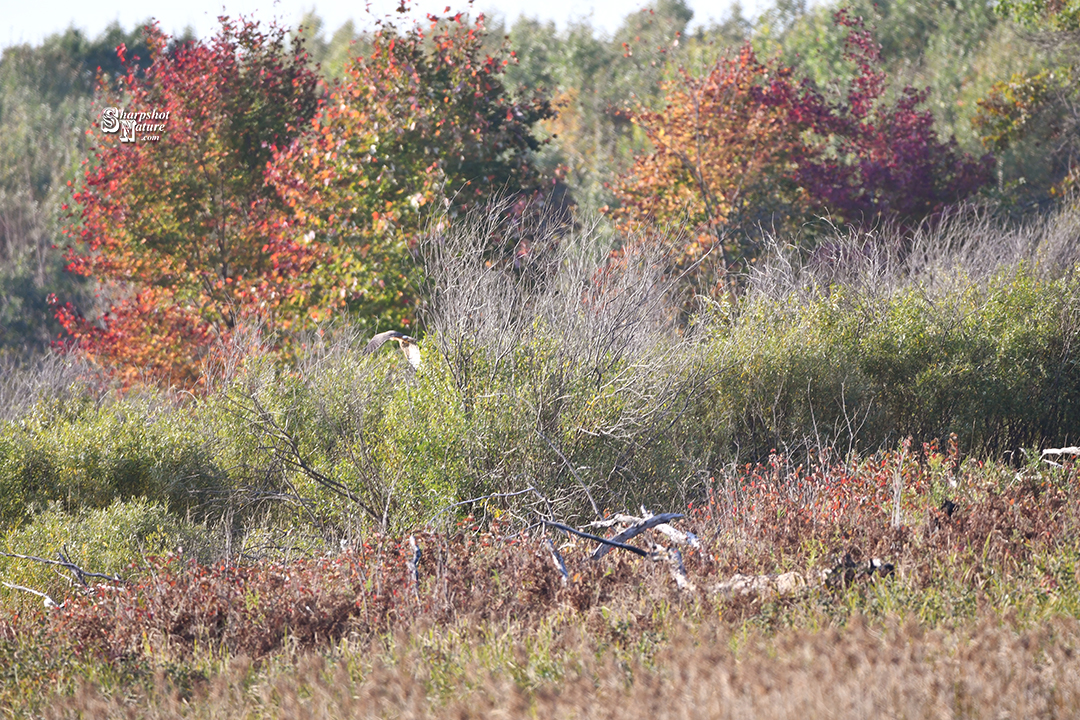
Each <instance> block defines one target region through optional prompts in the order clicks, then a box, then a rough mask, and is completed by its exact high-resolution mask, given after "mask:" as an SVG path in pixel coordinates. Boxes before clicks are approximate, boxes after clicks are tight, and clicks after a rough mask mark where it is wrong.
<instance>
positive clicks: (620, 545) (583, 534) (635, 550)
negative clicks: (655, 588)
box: [541, 520, 649, 559]
mask: <svg viewBox="0 0 1080 720" xmlns="http://www.w3.org/2000/svg"><path fill="white" fill-rule="evenodd" d="M541 522H543V523H544V524H545V525H547V526H548V527H553V528H558V529H559V530H562V531H564V532H568V533H572V534H574V535H577V536H578V537H583V538H585V539H586V540H593V541H595V542H598V543H601V544H603V545H610V546H611V547H617V548H621V549H623V550H629V551H630V552H632V553H634V554H635V555H640V556H641V557H643V558H647V557H649V553H647V552H645V551H644V550H642V549H641V548H639V547H634V546H633V545H626V544H624V543H621V542H617V541H615V540H608V539H607V538H602V537H600V536H599V535H593V534H591V533H587V532H581V531H580V530H575V529H574V528H572V527H570V526H569V525H563V524H562V523H557V522H552V521H551V520H543V521H541ZM594 559H595V558H594Z"/></svg>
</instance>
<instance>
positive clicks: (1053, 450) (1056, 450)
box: [1042, 446, 1080, 456]
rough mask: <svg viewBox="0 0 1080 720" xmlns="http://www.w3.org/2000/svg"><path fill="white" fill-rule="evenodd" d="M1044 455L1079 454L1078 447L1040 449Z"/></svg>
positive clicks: (1079, 449) (1079, 448)
mask: <svg viewBox="0 0 1080 720" xmlns="http://www.w3.org/2000/svg"><path fill="white" fill-rule="evenodd" d="M1042 454H1043V455H1044V456H1045V455H1080V447H1075V446H1074V447H1063V448H1046V449H1045V450H1043V451H1042Z"/></svg>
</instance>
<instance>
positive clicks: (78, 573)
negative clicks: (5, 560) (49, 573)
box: [0, 552, 124, 587]
mask: <svg viewBox="0 0 1080 720" xmlns="http://www.w3.org/2000/svg"><path fill="white" fill-rule="evenodd" d="M57 555H58V556H59V557H60V559H59V560H49V559H48V558H41V557H37V556H35V555H22V554H20V553H9V552H0V556H3V557H9V558H15V559H17V560H31V561H33V562H39V563H44V564H45V565H58V566H60V567H62V568H65V569H67V570H70V571H71V572H72V573H74V574H75V577H76V579H77V580H78V581H79V584H80V585H82V586H83V587H90V583H88V582H87V581H86V579H87V578H101V579H102V580H108V581H109V582H114V583H123V582H124V581H123V580H122V579H121V578H120V576H119V575H104V574H102V573H95V572H88V571H86V570H83V569H82V568H81V567H79V566H78V565H76V564H75V563H73V562H71V561H70V560H69V559H68V558H67V556H66V555H64V553H57Z"/></svg>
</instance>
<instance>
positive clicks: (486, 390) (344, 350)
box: [0, 211, 1080, 556]
mask: <svg viewBox="0 0 1080 720" xmlns="http://www.w3.org/2000/svg"><path fill="white" fill-rule="evenodd" d="M497 217H498V215H497V214H489V215H485V214H484V213H474V214H473V215H471V216H470V217H469V218H467V219H466V220H464V221H462V222H455V223H453V224H443V225H437V226H436V230H435V231H434V232H432V233H431V234H429V236H428V238H427V239H426V240H425V242H424V244H423V245H422V247H421V252H423V253H425V254H426V255H425V258H424V263H425V266H426V267H427V268H429V271H428V273H427V276H426V281H425V282H426V285H425V287H423V288H422V289H421V290H422V294H423V295H424V296H425V297H426V298H428V300H427V305H426V310H425V313H424V316H423V318H422V319H423V321H424V326H425V327H426V328H427V332H426V334H425V335H424V337H423V338H422V341H421V342H422V352H423V357H424V361H423V364H422V366H421V368H420V369H419V370H418V371H413V369H412V368H411V367H410V366H409V365H408V363H406V362H405V361H404V360H403V358H401V357H400V355H399V354H398V353H397V352H396V351H394V350H392V349H384V350H383V351H381V352H380V353H378V354H375V355H371V356H368V355H364V354H362V352H361V351H360V350H361V348H362V347H363V344H364V343H365V342H366V336H364V335H362V334H361V333H360V331H358V330H356V329H355V328H353V327H350V326H349V325H348V324H341V325H338V326H325V327H324V328H323V329H322V330H320V331H318V332H314V333H310V334H308V335H305V336H302V337H299V338H298V339H297V342H296V344H295V346H296V348H298V350H297V351H296V354H295V357H294V359H293V361H292V362H290V363H282V361H281V358H280V355H277V354H275V353H273V352H267V351H266V349H265V348H262V349H260V348H259V347H258V345H257V344H253V345H252V348H251V349H248V350H237V351H236V354H235V356H234V357H232V358H231V359H229V358H226V361H225V362H224V364H223V365H222V369H220V370H219V374H218V375H216V376H212V377H210V379H209V380H208V385H207V392H206V394H205V395H203V396H200V397H198V398H194V399H193V398H191V397H190V396H183V397H186V398H187V399H186V400H184V401H183V402H181V401H180V400H179V397H180V396H176V397H173V396H165V395H161V394H158V395H144V396H136V395H127V396H124V397H121V398H120V399H110V398H111V397H112V396H110V395H109V394H108V393H107V392H104V391H103V390H100V389H98V390H92V389H91V388H90V386H89V385H88V386H86V389H84V390H77V391H73V390H71V389H70V388H71V386H70V385H64V384H63V383H54V385H49V384H48V383H46V384H45V385H43V386H42V388H43V389H40V390H39V391H35V392H37V393H38V395H37V398H38V399H37V400H36V401H35V402H36V404H26V405H24V406H21V407H22V409H21V410H18V411H16V412H13V413H12V414H11V416H10V419H8V420H6V421H5V424H4V432H3V433H0V489H2V490H3V492H2V494H0V510H2V517H3V519H4V522H5V523H6V524H7V525H8V526H9V527H12V526H20V525H32V524H33V522H35V521H36V519H37V518H38V516H40V515H41V513H44V512H54V511H55V512H60V511H63V512H67V513H78V512H82V511H88V510H100V509H103V508H107V507H109V506H110V505H111V504H112V503H114V502H116V501H117V500H124V501H134V500H136V499H143V500H145V501H148V502H152V503H157V504H158V505H160V506H161V507H165V508H167V509H168V512H170V513H172V515H173V516H175V517H184V518H188V517H190V518H191V519H192V520H193V521H194V522H198V523H203V524H204V525H205V526H207V527H213V528H214V529H215V530H214V531H215V532H220V533H221V534H220V537H221V538H222V540H223V542H225V544H226V546H227V547H228V548H229V549H230V550H231V551H232V552H239V553H244V554H247V555H252V556H255V555H260V554H261V555H265V554H267V553H270V554H273V553H279V552H282V551H286V552H291V551H288V550H283V549H284V548H293V549H296V548H307V549H308V551H315V550H317V549H318V548H320V547H322V548H337V547H339V544H340V543H341V542H342V541H345V542H348V541H349V540H350V539H351V538H353V537H354V536H355V535H356V534H357V533H359V532H361V531H363V530H364V529H365V528H372V527H374V528H378V529H380V530H383V531H390V532H394V531H402V530H406V529H410V528H416V527H429V528H438V527H442V526H444V524H445V523H448V522H452V521H453V520H454V519H455V518H458V517H460V516H461V515H462V514H465V513H470V512H471V513H473V514H474V515H477V516H487V517H489V518H490V517H496V516H498V517H506V514H507V513H509V516H508V517H509V519H510V520H511V521H513V522H515V523H521V524H527V523H529V522H532V521H534V520H535V519H536V518H537V517H556V518H559V519H563V520H574V519H583V518H587V517H593V516H595V515H596V514H598V513H602V512H603V511H604V510H605V509H613V510H614V509H619V510H621V509H625V508H636V507H637V506H638V505H639V504H642V503H644V504H646V505H647V506H648V507H651V508H667V507H679V506H682V505H684V504H685V503H686V502H687V501H689V500H692V499H694V498H696V497H700V495H701V494H702V493H703V492H704V488H705V487H706V485H707V481H708V479H709V478H710V477H714V476H719V474H720V472H721V471H722V470H723V468H724V467H725V466H727V465H728V464H729V463H731V462H733V461H736V460H738V461H740V462H747V461H749V462H755V461H758V460H761V459H763V458H765V457H766V456H768V455H769V454H770V452H771V451H772V450H773V449H774V448H775V449H779V450H781V451H783V452H785V453H786V454H787V455H788V456H789V457H790V456H798V455H799V454H800V453H801V452H804V451H807V450H810V449H813V450H814V452H815V453H817V452H819V451H821V450H824V449H825V448H831V449H832V451H833V453H834V455H833V456H834V457H835V456H836V454H837V453H838V454H839V455H841V456H843V455H846V454H849V453H853V452H854V453H863V454H865V453H867V452H872V451H874V450H876V449H879V448H883V447H884V448H888V447H895V445H896V444H897V443H898V442H900V441H901V440H902V439H904V438H906V437H909V436H910V437H913V438H914V439H915V440H916V441H920V440H932V439H934V438H944V437H946V436H948V435H950V434H951V433H955V434H956V435H957V439H958V442H959V444H960V447H961V449H962V450H963V451H964V452H972V453H979V454H1006V453H1009V452H1011V451H1016V450H1019V449H1021V448H1027V447H1032V446H1039V445H1051V444H1052V445H1058V444H1062V443H1069V442H1073V441H1074V440H1075V438H1074V436H1073V435H1072V432H1073V428H1074V427H1076V425H1077V420H1078V419H1080V418H1078V417H1077V414H1078V409H1077V408H1078V407H1080V404H1078V400H1077V396H1078V387H1080V375H1078V372H1077V370H1076V362H1075V356H1074V355H1073V351H1072V348H1073V344H1074V343H1073V338H1074V337H1075V335H1076V332H1077V327H1078V321H1077V318H1080V293H1078V280H1077V277H1076V275H1075V273H1074V272H1073V270H1072V268H1073V267H1075V264H1076V259H1077V258H1076V257H1075V253H1076V250H1075V248H1074V247H1073V244H1072V242H1071V238H1073V237H1075V229H1076V226H1077V221H1078V219H1080V215H1077V213H1075V212H1068V211H1066V212H1062V213H1059V214H1058V215H1056V216H1054V217H1052V218H1050V219H1048V220H1045V221H1042V222H1040V223H1033V224H1030V225H1027V226H1023V227H1015V228H1012V229H1003V228H1001V227H998V226H996V225H994V223H993V222H992V221H991V220H989V219H988V218H985V217H981V216H979V215H977V214H974V213H969V214H964V215H957V216H954V217H952V218H946V219H945V220H944V221H942V222H939V223H938V224H936V225H935V226H933V227H931V226H927V227H926V228H924V229H923V230H921V231H920V232H919V233H916V234H915V235H914V236H912V235H910V234H908V235H905V236H900V235H898V234H893V233H892V232H891V231H890V230H888V229H887V228H886V229H880V230H878V231H875V232H874V233H873V234H868V233H866V232H861V233H848V234H845V233H842V232H838V233H837V236H836V238H835V239H834V240H833V241H831V242H830V243H827V244H823V245H821V246H819V247H818V248H816V249H815V250H813V251H810V252H802V251H798V250H795V249H790V248H787V249H785V248H774V249H773V251H772V254H771V256H770V257H768V258H766V259H764V260H763V261H762V262H760V263H757V264H756V265H755V270H754V271H753V273H752V274H751V275H750V276H748V277H747V280H746V290H745V292H744V294H743V295H741V296H740V297H738V298H734V297H728V298H725V299H724V300H723V301H722V302H720V303H716V302H713V301H707V302H706V304H703V305H701V307H700V309H699V311H698V312H697V313H696V314H695V315H694V316H693V317H692V319H691V321H690V322H689V323H687V322H685V320H684V318H685V317H686V316H685V315H684V314H683V313H684V307H685V306H684V300H685V297H684V296H683V295H682V293H681V292H680V278H679V276H678V275H675V274H674V273H673V272H672V268H673V267H675V266H676V261H674V260H673V259H672V258H671V257H670V256H668V255H665V254H664V253H663V252H662V251H660V250H658V249H657V248H659V247H661V246H662V245H663V244H662V243H657V242H654V241H651V240H650V239H649V238H647V237H646V238H638V239H635V240H633V241H627V242H626V243H625V244H624V245H623V246H622V247H621V248H619V252H617V253H611V252H610V248H611V246H610V245H606V244H604V243H603V242H601V241H599V240H598V239H597V235H596V234H595V233H594V232H593V231H592V230H590V229H589V228H587V227H578V228H575V229H572V230H570V231H567V232H562V231H559V232H558V233H557V232H556V231H555V230H554V229H552V228H551V227H548V228H543V227H541V228H540V229H539V230H537V229H536V228H533V229H529V230H528V231H527V232H525V231H522V232H520V236H521V237H529V238H531V239H532V242H531V243H530V244H529V246H528V248H526V247H525V245H524V244H519V245H518V246H517V247H513V243H500V244H499V246H500V247H506V248H507V249H506V250H505V251H504V250H492V247H493V244H492V243H490V242H488V239H489V238H490V237H491V236H492V235H498V236H499V237H502V238H504V239H506V238H510V239H512V238H513V237H517V236H519V235H516V234H515V233H518V232H519V230H514V229H513V228H508V227H507V226H505V225H501V224H500V221H498V220H497V219H496V218H497ZM545 233H547V235H545ZM545 238H546V239H545ZM238 347H239V346H238ZM50 388H51V389H50ZM95 392H96V393H99V394H95ZM477 498H480V499H478V500H477ZM286 530H288V531H290V532H291V533H292V534H291V535H289V537H288V539H287V541H286V539H282V538H284V537H285V536H284V535H282V534H281V533H284V532H285V531H286ZM301 530H303V532H301ZM275 533H278V536H277V537H278V538H279V540H280V542H279V541H276V540H275V539H274V538H275Z"/></svg>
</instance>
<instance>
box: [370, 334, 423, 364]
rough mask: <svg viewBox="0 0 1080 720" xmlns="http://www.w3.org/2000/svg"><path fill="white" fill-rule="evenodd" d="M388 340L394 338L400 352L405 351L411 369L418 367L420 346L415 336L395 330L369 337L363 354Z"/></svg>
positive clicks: (373, 350)
mask: <svg viewBox="0 0 1080 720" xmlns="http://www.w3.org/2000/svg"><path fill="white" fill-rule="evenodd" d="M388 340H396V341H397V344H398V347H400V348H401V352H403V353H405V359H406V360H408V361H409V364H410V365H412V366H413V369H414V370H419V369H420V346H419V345H418V344H417V341H416V338H414V337H409V336H408V335H406V334H405V333H400V332H398V331H397V330H387V331H386V332H381V333H379V334H378V335H376V336H375V337H373V338H371V341H370V342H369V343H368V344H367V346H366V347H365V348H364V354H365V355H370V354H371V353H373V352H375V351H376V350H378V349H379V348H381V347H382V346H383V345H384V344H386V342H387V341H388Z"/></svg>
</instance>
